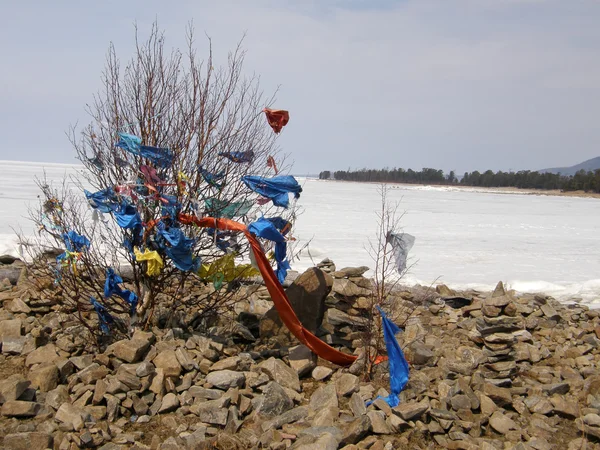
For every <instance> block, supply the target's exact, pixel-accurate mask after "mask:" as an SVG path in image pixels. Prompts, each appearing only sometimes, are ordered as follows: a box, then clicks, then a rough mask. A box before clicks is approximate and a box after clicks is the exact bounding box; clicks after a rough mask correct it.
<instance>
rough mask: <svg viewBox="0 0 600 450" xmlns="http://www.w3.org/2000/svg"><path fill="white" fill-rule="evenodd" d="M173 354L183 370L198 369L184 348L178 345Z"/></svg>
mask: <svg viewBox="0 0 600 450" xmlns="http://www.w3.org/2000/svg"><path fill="white" fill-rule="evenodd" d="M175 356H176V357H177V361H179V364H180V365H181V367H183V369H184V370H186V371H188V372H189V371H190V370H193V369H198V364H197V363H196V361H194V360H193V359H192V357H191V356H190V355H189V353H188V352H187V351H186V350H185V349H184V348H181V347H179V348H178V349H177V350H175ZM167 376H168V375H167Z"/></svg>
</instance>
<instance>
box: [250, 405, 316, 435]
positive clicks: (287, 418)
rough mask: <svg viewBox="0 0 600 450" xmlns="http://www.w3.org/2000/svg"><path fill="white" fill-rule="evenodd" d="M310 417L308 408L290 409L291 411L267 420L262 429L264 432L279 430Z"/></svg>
mask: <svg viewBox="0 0 600 450" xmlns="http://www.w3.org/2000/svg"><path fill="white" fill-rule="evenodd" d="M307 416H308V407H306V406H298V407H297V408H294V409H290V410H289V411H286V412H284V413H283V414H280V415H278V416H276V417H274V418H273V419H271V420H267V421H265V422H263V423H262V425H261V428H262V430H263V431H268V430H270V429H274V430H277V429H279V428H281V427H282V426H283V425H286V424H288V423H293V422H298V421H300V420H302V419H305V418H306V417H307Z"/></svg>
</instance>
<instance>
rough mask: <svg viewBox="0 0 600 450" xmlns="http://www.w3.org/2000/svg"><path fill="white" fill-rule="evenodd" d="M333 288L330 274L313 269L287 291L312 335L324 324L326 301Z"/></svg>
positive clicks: (295, 310)
mask: <svg viewBox="0 0 600 450" xmlns="http://www.w3.org/2000/svg"><path fill="white" fill-rule="evenodd" d="M332 286H333V279H332V278H331V276H330V275H329V274H327V273H325V272H323V271H322V270H320V269H317V268H316V267H311V268H310V269H308V270H306V271H305V272H304V273H303V274H301V275H300V276H299V277H298V278H296V280H295V281H294V282H293V283H292V284H291V285H290V287H289V288H287V289H286V291H285V292H286V294H287V297H288V299H289V301H290V304H291V305H292V308H294V312H295V313H296V316H298V319H299V320H300V322H301V323H302V325H303V326H304V327H305V328H306V329H307V330H309V331H310V332H311V333H315V332H316V331H317V330H318V329H319V327H320V326H321V323H322V322H323V315H324V314H325V299H326V298H327V296H328V295H329V293H330V292H331V287H332Z"/></svg>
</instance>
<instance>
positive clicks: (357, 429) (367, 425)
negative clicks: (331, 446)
mask: <svg viewBox="0 0 600 450" xmlns="http://www.w3.org/2000/svg"><path fill="white" fill-rule="evenodd" d="M369 431H371V419H369V416H367V415H366V414H365V415H364V416H360V417H357V418H356V419H354V420H353V421H351V422H349V423H347V424H345V425H343V428H342V435H343V437H342V441H341V443H342V444H356V443H357V442H359V441H360V440H361V439H362V438H363V437H365V436H366V435H367V433H369Z"/></svg>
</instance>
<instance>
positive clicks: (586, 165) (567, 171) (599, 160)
mask: <svg viewBox="0 0 600 450" xmlns="http://www.w3.org/2000/svg"><path fill="white" fill-rule="evenodd" d="M581 169H583V170H585V171H586V172H590V171H591V172H593V171H594V170H596V169H600V156H597V157H596V158H592V159H588V160H587V161H584V162H582V163H579V164H576V165H574V166H571V167H555V168H553V169H544V170H538V172H540V173H546V172H550V173H560V174H561V175H567V176H569V175H575V174H576V173H577V172H579V171H580V170H581Z"/></svg>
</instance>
